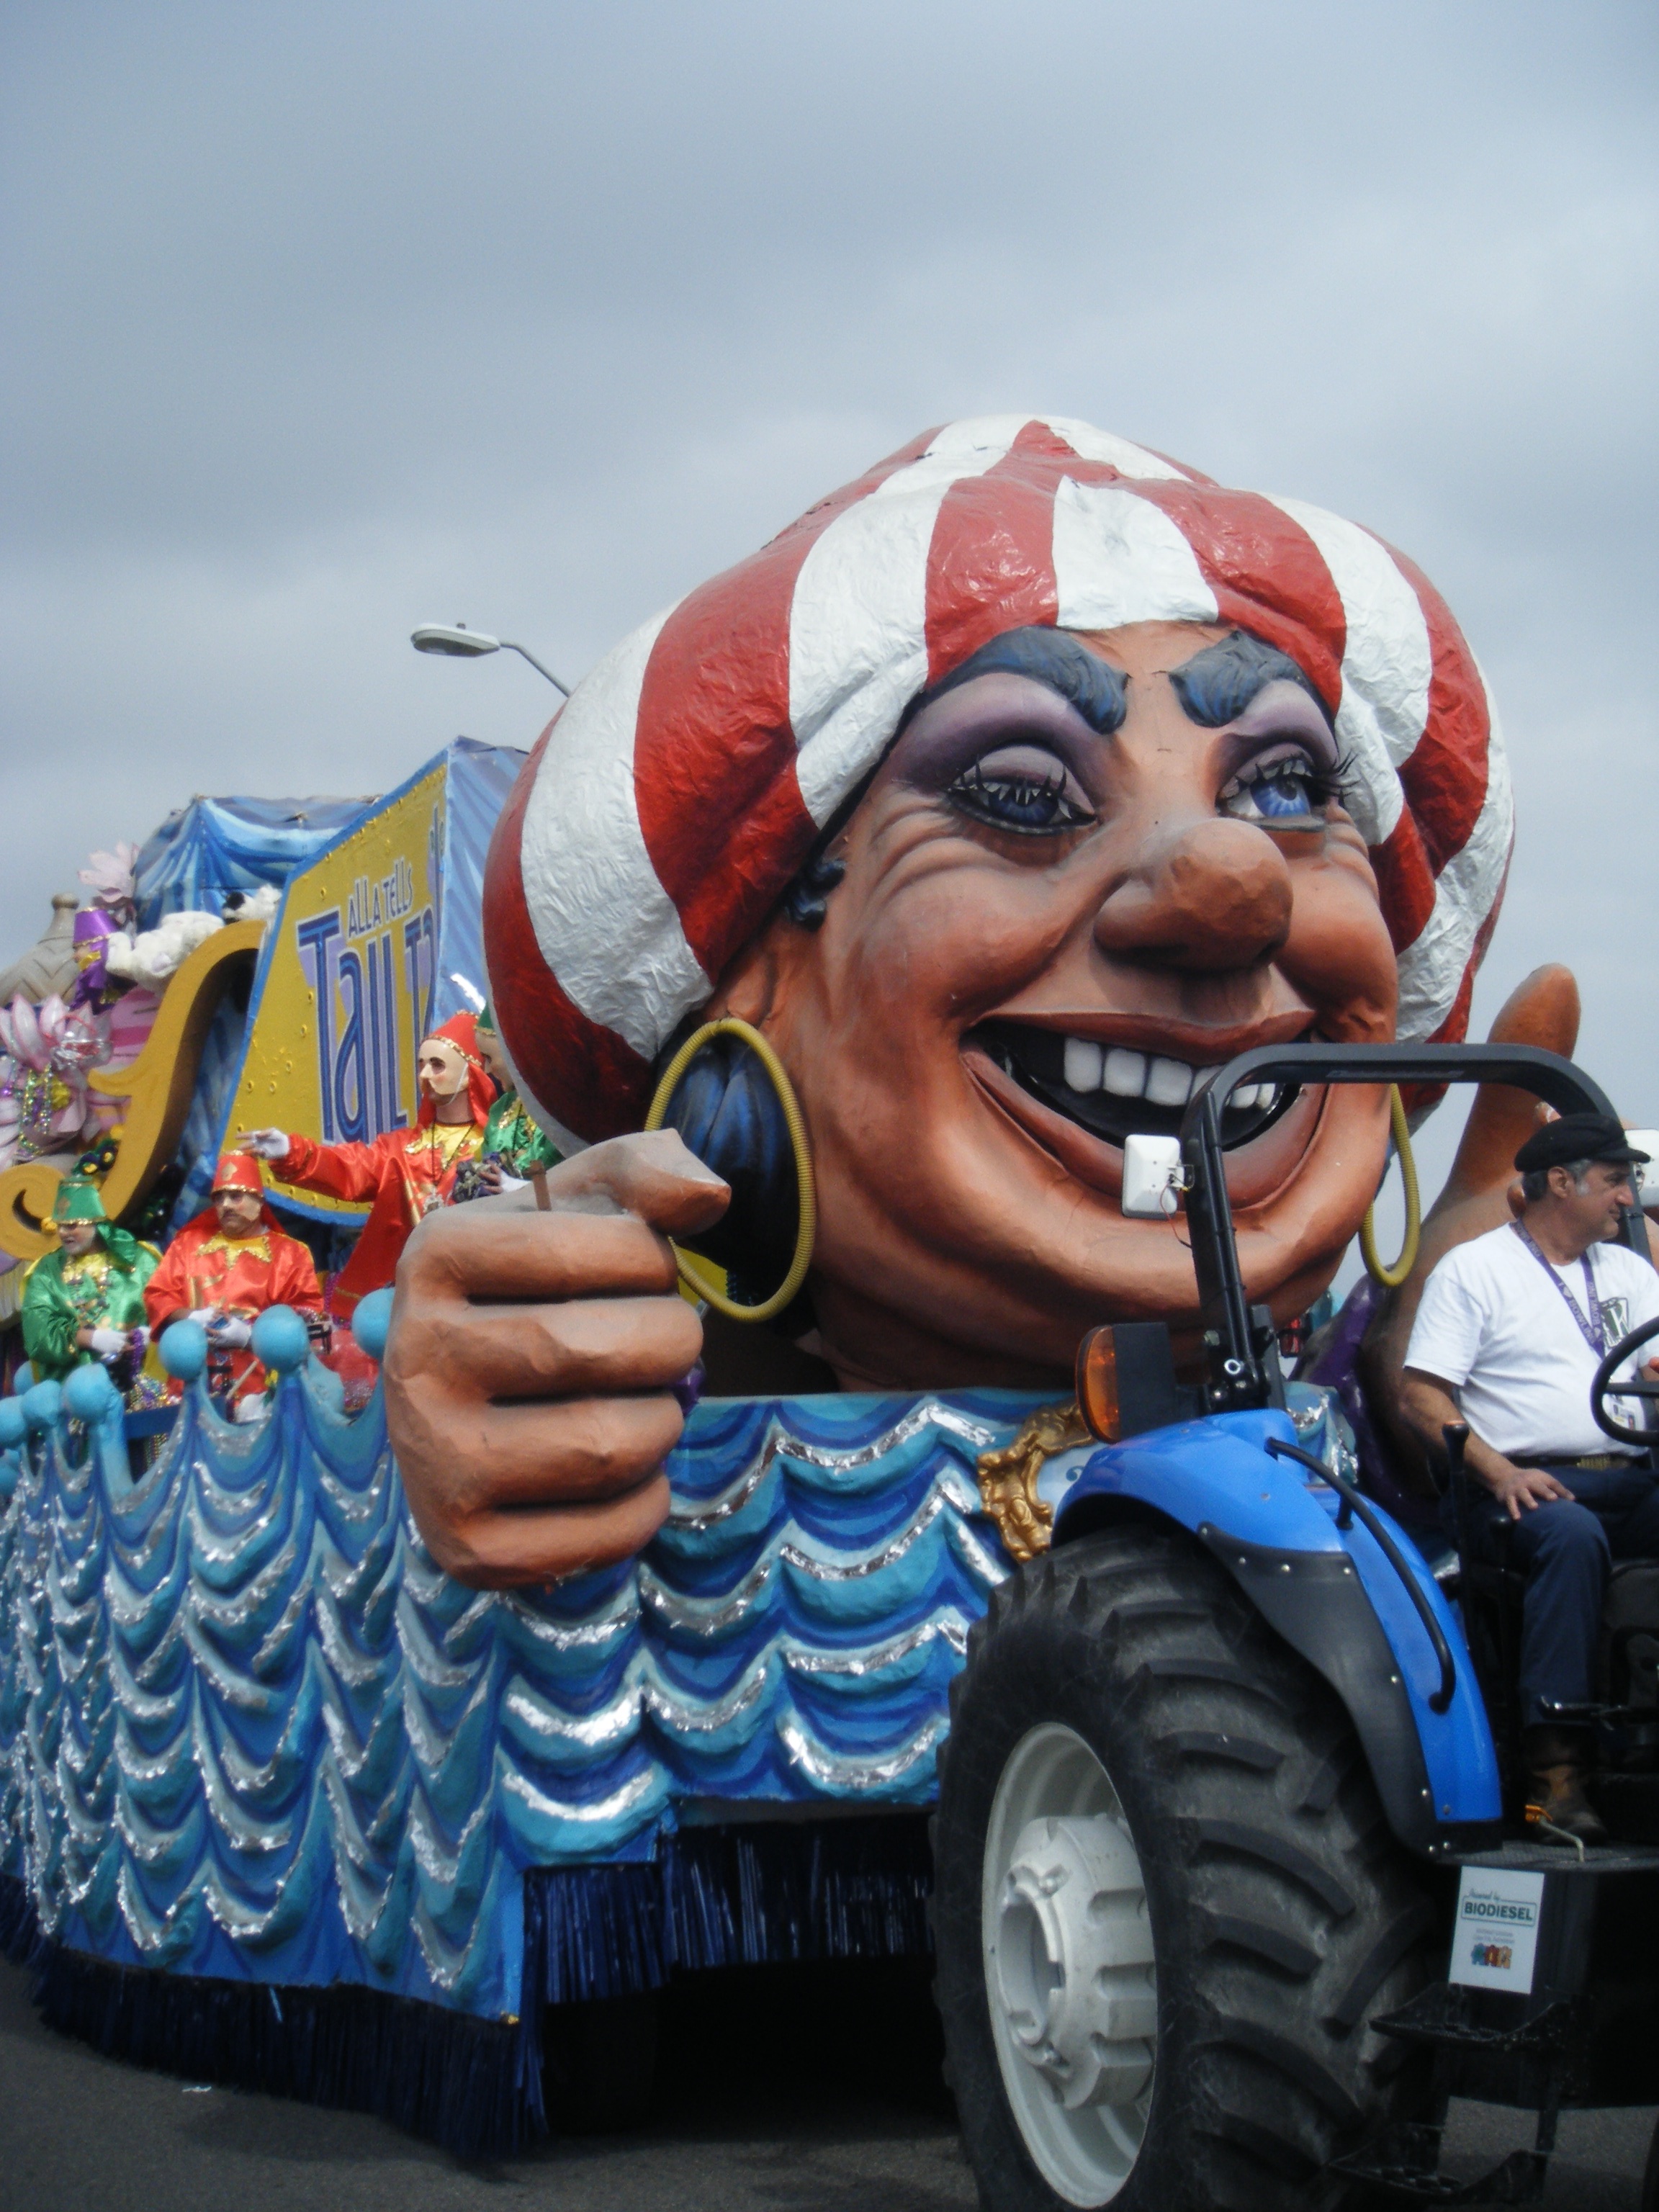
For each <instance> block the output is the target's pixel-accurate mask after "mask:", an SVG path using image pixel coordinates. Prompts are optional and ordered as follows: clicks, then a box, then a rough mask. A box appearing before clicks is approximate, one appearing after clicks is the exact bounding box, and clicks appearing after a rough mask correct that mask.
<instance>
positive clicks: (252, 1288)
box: [144, 1152, 326, 1421]
mask: <svg viewBox="0 0 1659 2212" xmlns="http://www.w3.org/2000/svg"><path fill="white" fill-rule="evenodd" d="M144 1305H145V1308H146V1310H147V1311H148V1313H149V1325H150V1328H151V1329H152V1331H153V1332H154V1333H155V1335H156V1336H157V1337H159V1336H160V1335H161V1331H162V1330H163V1329H164V1328H168V1327H169V1326H170V1325H171V1324H172V1323H173V1322H175V1321H193V1322H197V1324H198V1325H199V1326H200V1327H201V1328H203V1329H204V1331H205V1332H206V1334H207V1340H208V1366H207V1376H208V1389H209V1390H210V1393H211V1394H212V1395H213V1396H214V1397H215V1398H216V1399H217V1400H218V1401H220V1405H221V1408H222V1411H223V1412H224V1413H226V1414H227V1415H228V1418H229V1419H232V1420H234V1421H254V1420H258V1419H261V1418H262V1417H263V1415H264V1413H265V1411H266V1399H265V1390H266V1385H267V1382H268V1380H269V1378H268V1377H267V1376H266V1374H265V1370H264V1366H263V1364H261V1362H260V1360H259V1359H258V1356H257V1355H256V1354H255V1352H253V1351H252V1348H251V1347H252V1336H253V1324H254V1322H256V1321H257V1320H258V1317H259V1316H260V1315H261V1314H262V1313H264V1312H265V1311H266V1310H267V1309H268V1308H270V1307H271V1306H292V1307H293V1309H294V1310H295V1312H296V1313H297V1314H298V1315H299V1316H300V1317H301V1320H302V1321H304V1322H305V1324H306V1326H307V1329H309V1330H310V1332H311V1334H312V1335H313V1338H316V1337H319V1336H320V1335H321V1334H323V1333H324V1330H325V1326H326V1324H325V1319H324V1315H323V1292H322V1285H320V1284H319V1282H318V1280H317V1270H316V1267H314V1265H313V1261H312V1257H311V1255H310V1253H309V1252H308V1251H307V1249H306V1247H305V1246H304V1245H303V1244H302V1243H301V1242H300V1240H299V1238H298V1237H289V1235H287V1234H286V1232H285V1231H283V1229H282V1228H281V1227H280V1226H279V1225H278V1223H277V1220H276V1215H275V1214H274V1213H273V1212H271V1210H270V1206H268V1205H267V1204H266V1203H265V1194H264V1184H263V1182H261V1181H260V1178H259V1167H258V1162H257V1161H256V1160H252V1159H250V1158H248V1156H247V1154H246V1152H227V1153H226V1154H225V1155H224V1157H223V1158H222V1159H221V1160H220V1162H219V1164H218V1167H217V1168H216V1170H215V1172H214V1177H213V1202H212V1204H211V1205H210V1206H208V1207H207V1208H206V1209H205V1211H204V1212H201V1213H198V1214H197V1216H196V1218H195V1219H194V1220H193V1221H188V1222H186V1223H185V1226H184V1227H183V1228H182V1229H181V1230H180V1231H179V1234H178V1235H177V1236H176V1237H174V1238H173V1242H172V1243H170V1244H169V1245H168V1247H167V1255H166V1257H165V1258H164V1259H163V1260H162V1261H161V1266H160V1267H157V1268H156V1270H155V1273H154V1274H153V1275H152V1276H151V1277H150V1279H149V1287H148V1288H147V1290H146V1291H145V1292H144Z"/></svg>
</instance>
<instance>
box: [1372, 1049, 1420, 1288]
mask: <svg viewBox="0 0 1659 2212" xmlns="http://www.w3.org/2000/svg"><path fill="white" fill-rule="evenodd" d="M1389 1127H1390V1129H1391V1131H1392V1132H1393V1135H1394V1148H1395V1152H1398V1153H1399V1155H1400V1179H1401V1182H1403V1183H1404V1184H1405V1186H1406V1241H1405V1243H1403V1244H1402V1245H1401V1248H1400V1257H1399V1258H1398V1259H1397V1260H1396V1261H1395V1263H1394V1265H1393V1266H1392V1267H1384V1265H1383V1256H1382V1255H1381V1254H1380V1253H1379V1252H1378V1250H1377V1249H1376V1231H1375V1226H1374V1224H1373V1220H1372V1217H1373V1215H1374V1214H1375V1213H1376V1201H1375V1200H1373V1201H1372V1203H1371V1204H1370V1206H1367V1207H1366V1208H1365V1218H1364V1220H1363V1221H1362V1222H1361V1223H1360V1225H1359V1252H1360V1257H1361V1258H1362V1259H1363V1260H1364V1262H1365V1272H1366V1273H1367V1274H1369V1275H1370V1279H1371V1280H1372V1281H1373V1282H1374V1283H1376V1285H1378V1287H1379V1288H1380V1289H1383V1290H1385V1291H1397V1290H1398V1289H1399V1288H1400V1285H1401V1283H1403V1282H1404V1281H1405V1279H1406V1278H1407V1275H1409V1274H1410V1273H1411V1271H1412V1269H1413V1267H1415V1266H1416V1265H1417V1252H1418V1246H1419V1243H1420V1242H1421V1238H1422V1233H1423V1204H1422V1200H1421V1199H1420V1198H1419V1195H1418V1189H1417V1162H1416V1161H1415V1160H1414V1159H1413V1158H1412V1133H1411V1125H1410V1123H1409V1122H1408V1121H1407V1119H1406V1102H1405V1100H1404V1099H1403V1098H1402V1097H1401V1096H1400V1085H1398V1084H1397V1083H1391V1084H1390V1085H1389Z"/></svg>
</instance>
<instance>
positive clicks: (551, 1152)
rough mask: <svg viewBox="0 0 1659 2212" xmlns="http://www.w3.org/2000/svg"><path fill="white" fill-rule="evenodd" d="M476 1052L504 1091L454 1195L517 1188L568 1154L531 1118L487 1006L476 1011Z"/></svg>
mask: <svg viewBox="0 0 1659 2212" xmlns="http://www.w3.org/2000/svg"><path fill="white" fill-rule="evenodd" d="M478 1057H479V1058H480V1059H481V1060H483V1064H484V1067H485V1070H486V1072H487V1073H488V1074H489V1076H490V1078H491V1079H492V1080H493V1081H494V1082H495V1083H496V1084H498V1085H500V1087H501V1097H499V1098H498V1099H497V1100H496V1101H495V1104H494V1105H493V1106H492V1107H491V1108H490V1109H489V1120H488V1121H486V1122H485V1123H484V1133H483V1151H482V1152H480V1153H479V1155H478V1158H477V1161H476V1162H475V1163H473V1164H472V1165H471V1166H470V1167H463V1168H462V1169H461V1170H460V1172H459V1175H458V1176H456V1178H455V1193H454V1195H455V1199H456V1201H457V1202H458V1203H459V1201H460V1200H463V1199H468V1198H483V1197H487V1196H489V1195H491V1194H494V1193H495V1192H496V1191H502V1190H517V1189H519V1188H521V1186H522V1185H524V1184H525V1183H526V1182H529V1181H530V1180H531V1178H532V1176H534V1174H535V1172H536V1170H537V1169H538V1168H540V1169H541V1170H543V1172H544V1173H545V1171H546V1170H548V1169H549V1168H551V1167H556V1166H557V1165H558V1164H559V1162H560V1161H561V1160H562V1158H564V1154H563V1153H562V1152H560V1150H559V1148H558V1146H556V1144H555V1143H554V1142H553V1139H551V1137H550V1136H549V1135H548V1133H547V1132H546V1130H545V1129H544V1128H543V1127H541V1126H540V1124H539V1123H538V1122H537V1121H535V1120H534V1119H532V1115H531V1113H530V1109H529V1108H528V1107H527V1106H526V1104H525V1103H524V1101H523V1099H522V1098H520V1096H519V1093H518V1088H517V1085H515V1084H514V1082H513V1070H512V1068H511V1066H509V1065H508V1063H507V1054H505V1053H504V1052H503V1051H502V1049H501V1037H500V1035H499V1034H498V1032H497V1030H496V1028H495V1016H494V1014H492V1013H491V1012H490V1010H489V1007H488V1006H485V1007H484V1009H483V1012H482V1013H480V1014H479V1016H478Z"/></svg>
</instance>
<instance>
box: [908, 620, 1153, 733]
mask: <svg viewBox="0 0 1659 2212" xmlns="http://www.w3.org/2000/svg"><path fill="white" fill-rule="evenodd" d="M995 675H1007V676H1029V677H1030V678H1033V679H1034V680H1035V681H1036V683H1038V684H1046V685H1047V686H1048V690H1050V691H1057V692H1058V693H1059V694H1060V697H1061V698H1062V699H1066V700H1069V701H1070V702H1071V703H1072V705H1073V707H1075V708H1077V710H1078V712H1079V714H1081V715H1082V717H1083V719H1084V720H1085V722H1087V724H1088V725H1089V726H1090V728H1091V730H1096V731H1097V732H1099V733H1100V735H1101V736H1102V737H1109V736H1110V734H1111V732H1113V731H1114V730H1119V729H1121V728H1122V726H1123V718H1124V716H1125V714H1127V712H1128V705H1129V702H1128V679H1127V677H1126V676H1125V675H1124V673H1123V671H1122V670H1121V668H1114V667H1113V665H1112V664H1111V662H1110V661H1109V660H1103V659H1101V658H1100V657H1099V655H1098V654H1097V653H1091V652H1090V650H1089V648H1088V647H1087V646H1086V645H1080V644H1079V642H1078V641H1077V639H1076V638H1074V637H1073V636H1072V635H1070V634H1069V633H1068V632H1066V630H1063V629H1011V630H1005V631H1004V633H1003V635H1001V636H1000V637H994V638H993V639H992V640H991V641H990V643H989V644H988V645H982V646H981V647H980V649H979V651H978V652H977V653H970V654H969V657H968V659H966V660H964V661H963V664H962V665H961V666H960V667H959V668H953V669H952V670H951V673H950V674H949V675H948V676H946V677H943V678H941V679H940V680H939V683H937V684H934V686H933V689H932V690H931V691H924V692H923V693H922V694H921V697H920V698H918V699H917V700H915V702H914V703H913V704H912V706H911V708H910V710H909V714H906V716H905V720H906V721H908V720H909V719H910V716H911V715H912V714H916V713H918V712H920V710H921V708H923V707H926V706H929V705H931V704H932V702H933V701H934V700H935V699H942V698H943V697H944V696H945V693H946V692H947V691H954V690H956V689H957V685H958V684H971V683H972V682H973V681H974V679H975V678H976V677H980V676H995Z"/></svg>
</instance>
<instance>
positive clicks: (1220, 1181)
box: [1181, 1044, 1648, 1412]
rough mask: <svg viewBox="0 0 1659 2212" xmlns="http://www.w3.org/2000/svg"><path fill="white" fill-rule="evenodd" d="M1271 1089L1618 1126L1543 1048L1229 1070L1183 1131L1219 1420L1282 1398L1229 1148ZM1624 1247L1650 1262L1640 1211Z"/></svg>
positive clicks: (1271, 1048)
mask: <svg viewBox="0 0 1659 2212" xmlns="http://www.w3.org/2000/svg"><path fill="white" fill-rule="evenodd" d="M1264 1081H1271V1082H1273V1083H1285V1084H1295V1085H1297V1086H1298V1087H1299V1088H1305V1087H1307V1086H1309V1085H1324V1084H1330V1083H1423V1084H1435V1085H1438V1084H1449V1083H1502V1084H1505V1085H1508V1086H1509V1087H1510V1089H1511V1090H1514V1091H1530V1092H1531V1093H1532V1095H1533V1096H1534V1097H1535V1098H1541V1099H1542V1100H1543V1101H1544V1102H1545V1103H1546V1104H1547V1105H1550V1106H1553V1107H1554V1108H1555V1109H1556V1111H1557V1112H1558V1113H1560V1114H1605V1115H1609V1116H1611V1117H1613V1118H1616V1116H1613V1108H1612V1106H1611V1105H1610V1104H1609V1103H1608V1102H1607V1097H1606V1094H1605V1093H1604V1092H1603V1091H1601V1088H1600V1086H1599V1085H1596V1084H1595V1083H1593V1082H1592V1081H1591V1080H1590V1079H1589V1076H1588V1075H1586V1074H1585V1073H1584V1072H1583V1069H1582V1068H1580V1067H1577V1066H1574V1065H1573V1063H1572V1061H1571V1060H1564V1059H1563V1058H1562V1056H1561V1055H1560V1054H1559V1053H1555V1052H1545V1051H1543V1050H1542V1049H1541V1048H1540V1047H1539V1046H1537V1045H1527V1044H1419V1045H1405V1044H1289V1045H1258V1046H1256V1047H1255V1048H1254V1049H1253V1050H1252V1051H1249V1052H1242V1053H1240V1054H1239V1055H1238V1057H1237V1059H1236V1060H1229V1061H1228V1062H1227V1063H1226V1065H1225V1067H1221V1068H1218V1070H1217V1072H1216V1073H1215V1074H1214V1075H1213V1076H1212V1078H1211V1079H1210V1080H1209V1082H1207V1083H1206V1084H1205V1085H1204V1086H1203V1087H1202V1089H1201V1090H1199V1091H1194V1094H1193V1097H1192V1099H1191V1102H1190V1103H1189V1104H1188V1108H1187V1111H1186V1114H1185V1115H1184V1116H1183V1117H1182V1124H1181V1155H1182V1160H1183V1162H1184V1163H1185V1166H1186V1170H1187V1212H1188V1219H1189V1221H1190V1222H1191V1224H1192V1236H1193V1266H1194V1271H1195V1272H1196V1273H1197V1276H1198V1297H1199V1307H1200V1312H1201V1314H1202V1316H1203V1322H1204V1343H1205V1349H1206V1353H1207V1355H1208V1367H1209V1382H1208V1387H1207V1392H1206V1395H1207V1399H1208V1402H1209V1406H1210V1408H1211V1410H1212V1412H1220V1411H1222V1410H1223V1409H1225V1408H1237V1407H1249V1406H1265V1405H1267V1404H1268V1403H1269V1402H1272V1401H1273V1395H1274V1390H1275V1378H1276V1376H1277V1364H1276V1351H1275V1352H1273V1353H1272V1355H1271V1356H1272V1358H1273V1364H1272V1366H1271V1367H1270V1364H1269V1358H1270V1347H1273V1328H1272V1326H1271V1323H1269V1322H1262V1321H1260V1320H1256V1321H1253V1320H1252V1317H1251V1314H1250V1310H1249V1305H1248V1304H1246V1302H1245V1297H1244V1281H1243V1275H1242V1274H1241V1273H1240V1272H1239V1265H1238V1245H1237V1239H1236V1237H1235V1235H1234V1231H1233V1215H1232V1206H1231V1201H1230V1200H1229V1199H1228V1196H1227V1170H1226V1156H1225V1152H1223V1150H1222V1145H1221V1115H1222V1109H1223V1108H1224V1106H1225V1103H1226V1102H1227V1100H1228V1099H1229V1098H1231V1096H1232V1094H1233V1092H1234V1091H1236V1090H1237V1087H1238V1085H1240V1084H1242V1083H1261V1082H1264ZM1624 1237H1625V1242H1626V1243H1627V1244H1628V1245H1629V1246H1630V1248H1631V1249H1632V1251H1633V1252H1636V1253H1638V1254H1639V1255H1640V1256H1641V1257H1642V1258H1643V1259H1646V1258H1647V1256H1648V1238H1647V1223H1646V1221H1645V1219H1644V1217H1643V1213H1642V1209H1641V1207H1640V1206H1627V1207H1626V1208H1625V1221H1624Z"/></svg>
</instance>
